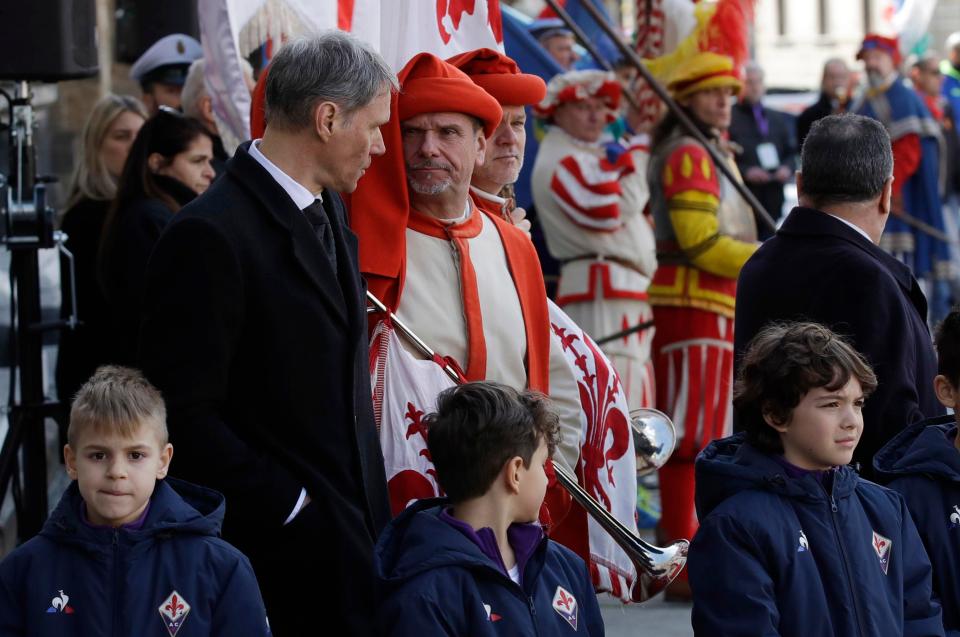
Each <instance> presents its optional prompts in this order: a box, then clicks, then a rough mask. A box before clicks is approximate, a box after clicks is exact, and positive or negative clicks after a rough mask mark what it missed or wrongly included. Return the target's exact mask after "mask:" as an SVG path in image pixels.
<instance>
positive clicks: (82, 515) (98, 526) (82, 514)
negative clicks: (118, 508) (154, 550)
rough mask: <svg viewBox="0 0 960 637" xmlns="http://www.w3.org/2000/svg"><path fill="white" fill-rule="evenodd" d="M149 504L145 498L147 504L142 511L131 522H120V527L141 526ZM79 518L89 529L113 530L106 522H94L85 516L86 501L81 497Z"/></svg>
mask: <svg viewBox="0 0 960 637" xmlns="http://www.w3.org/2000/svg"><path fill="white" fill-rule="evenodd" d="M150 504H151V501H150V500H147V506H145V507H144V508H143V513H141V514H140V517H138V518H137V519H136V520H134V521H133V522H127V523H126V524H121V525H120V528H121V529H124V530H126V531H139V530H140V529H142V528H143V525H144V523H145V522H146V521H147V514H148V513H150ZM80 520H81V521H82V522H83V523H84V524H85V525H86V526H88V527H90V528H91V529H110V530H113V528H114V527H112V526H108V525H106V524H94V523H93V522H91V521H90V518H88V517H87V503H86V502H84V501H83V500H82V499H81V500H80Z"/></svg>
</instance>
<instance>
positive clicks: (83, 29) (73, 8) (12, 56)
mask: <svg viewBox="0 0 960 637" xmlns="http://www.w3.org/2000/svg"><path fill="white" fill-rule="evenodd" d="M97 70H98V69H97V12H96V3H95V1H94V0H2V1H0V79H3V80H30V81H44V82H56V81H58V80H70V79H75V78H79V77H89V76H91V75H96V73H97Z"/></svg>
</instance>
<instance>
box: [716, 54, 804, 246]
mask: <svg viewBox="0 0 960 637" xmlns="http://www.w3.org/2000/svg"><path fill="white" fill-rule="evenodd" d="M745 75H746V81H745V82H744V83H743V91H742V93H741V95H740V98H741V99H740V101H739V102H737V103H736V104H735V105H734V106H733V109H732V110H731V114H730V129H729V131H730V139H731V140H732V141H734V142H736V143H737V144H739V145H740V147H741V148H742V151H741V152H738V153H737V168H739V169H740V174H741V175H743V180H744V182H745V183H746V184H747V187H748V188H749V189H750V190H751V191H752V192H753V194H754V195H756V196H757V199H758V200H759V201H760V203H761V204H762V205H763V207H764V209H765V210H766V211H767V212H769V213H770V216H771V217H773V218H774V219H779V218H780V216H781V215H782V214H783V199H784V197H783V185H784V184H785V183H786V182H787V181H789V180H790V178H791V177H793V173H794V171H795V170H796V156H797V141H796V138H795V137H794V134H793V124H792V123H791V122H790V120H789V118H788V116H787V115H786V114H784V113H781V112H779V111H774V110H771V109H769V108H767V107H765V106H764V105H763V95H764V93H765V92H766V87H765V86H764V83H763V69H762V68H760V66H759V65H757V64H756V63H755V62H750V63H749V64H747V66H746V70H745ZM767 236H769V232H767V233H766V235H764V233H763V232H761V236H760V238H761V239H765V238H766V237H767Z"/></svg>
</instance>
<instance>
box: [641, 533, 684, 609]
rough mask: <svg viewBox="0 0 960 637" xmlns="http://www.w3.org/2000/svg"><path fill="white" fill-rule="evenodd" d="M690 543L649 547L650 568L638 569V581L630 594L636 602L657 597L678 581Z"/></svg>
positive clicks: (647, 552)
mask: <svg viewBox="0 0 960 637" xmlns="http://www.w3.org/2000/svg"><path fill="white" fill-rule="evenodd" d="M689 550H690V542H688V541H687V540H677V541H676V542H674V543H673V544H669V545H667V546H664V547H654V546H648V547H647V551H646V554H647V557H648V558H649V559H650V562H651V563H650V566H649V567H644V568H639V567H638V568H637V577H638V578H639V579H638V581H637V582H636V583H635V584H634V586H633V590H632V591H631V592H630V593H631V597H632V599H633V601H634V602H637V603H641V602H645V601H647V600H648V599H650V598H652V597H655V596H656V595H658V594H659V593H661V592H663V590H664V589H665V588H666V587H667V585H668V584H669V583H670V582H672V581H673V580H674V579H676V577H677V575H679V574H680V571H681V570H683V567H684V565H685V564H686V563H687V551H689Z"/></svg>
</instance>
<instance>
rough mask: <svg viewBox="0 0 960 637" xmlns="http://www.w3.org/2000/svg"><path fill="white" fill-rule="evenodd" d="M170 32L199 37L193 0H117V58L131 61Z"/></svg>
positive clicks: (195, 5)
mask: <svg viewBox="0 0 960 637" xmlns="http://www.w3.org/2000/svg"><path fill="white" fill-rule="evenodd" d="M6 1H8V2H23V1H29V0H6ZM171 33H183V34H184V35H189V36H192V37H194V38H196V39H197V40H199V39H200V22H199V18H198V15H197V0H117V61H118V62H126V63H127V64H133V63H134V62H136V61H137V58H138V57H140V56H141V55H143V52H144V51H146V50H147V49H149V48H150V47H151V46H152V45H153V43H154V42H156V41H157V40H159V39H160V38H162V37H163V36H165V35H170V34H171Z"/></svg>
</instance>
